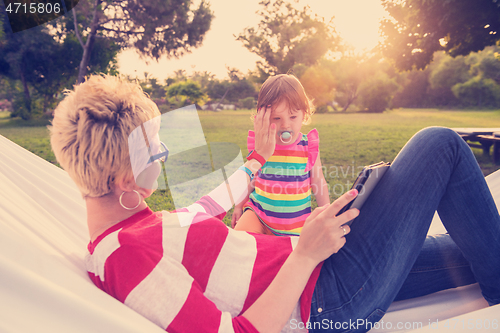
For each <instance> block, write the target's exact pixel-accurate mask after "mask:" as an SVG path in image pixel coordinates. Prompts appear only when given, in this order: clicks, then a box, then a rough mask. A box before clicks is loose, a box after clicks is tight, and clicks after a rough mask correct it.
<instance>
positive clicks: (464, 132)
mask: <svg viewBox="0 0 500 333" xmlns="http://www.w3.org/2000/svg"><path fill="white" fill-rule="evenodd" d="M452 130H454V131H455V132H457V133H458V134H459V135H460V136H461V137H462V139H464V140H465V142H467V144H468V145H469V146H470V147H474V148H481V149H482V150H483V153H484V155H487V156H489V155H490V148H491V146H493V160H494V161H495V163H496V164H499V163H500V128H452Z"/></svg>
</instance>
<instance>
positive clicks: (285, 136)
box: [280, 131, 293, 144]
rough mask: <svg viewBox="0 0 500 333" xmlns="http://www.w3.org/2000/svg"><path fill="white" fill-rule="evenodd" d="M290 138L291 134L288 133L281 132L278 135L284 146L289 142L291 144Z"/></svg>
mask: <svg viewBox="0 0 500 333" xmlns="http://www.w3.org/2000/svg"><path fill="white" fill-rule="evenodd" d="M292 137H293V136H292V132H290V131H283V132H281V134H280V140H281V142H283V143H284V144H289V143H290V142H292Z"/></svg>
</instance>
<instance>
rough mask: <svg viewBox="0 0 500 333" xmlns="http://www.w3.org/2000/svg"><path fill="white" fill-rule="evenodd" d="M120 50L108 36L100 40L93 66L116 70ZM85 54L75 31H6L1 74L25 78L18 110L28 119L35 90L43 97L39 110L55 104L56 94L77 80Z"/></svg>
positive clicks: (0, 48)
mask: <svg viewBox="0 0 500 333" xmlns="http://www.w3.org/2000/svg"><path fill="white" fill-rule="evenodd" d="M117 51H118V49H117V48H116V47H114V46H113V45H112V43H110V42H109V41H108V40H98V41H97V42H96V43H95V47H94V49H93V54H92V61H90V62H89V64H88V65H89V68H90V69H91V70H93V71H98V72H104V73H107V72H110V71H111V72H113V70H116V68H114V66H113V64H116V59H115V58H116V55H117ZM81 57H82V49H81V48H80V46H79V45H78V41H77V40H76V38H75V37H74V36H72V35H68V36H66V38H64V39H60V38H57V36H55V35H53V34H52V32H51V31H50V30H49V29H48V28H47V27H43V26H40V27H36V28H33V29H30V30H25V31H21V32H17V33H6V34H5V35H4V39H3V40H2V41H0V75H3V76H5V77H8V78H9V79H11V80H19V81H20V82H21V87H22V94H16V95H15V96H13V99H14V100H15V101H14V102H15V105H16V107H17V109H16V111H17V113H18V114H19V115H21V116H22V117H23V118H25V119H28V118H30V117H31V114H32V99H33V98H32V97H33V94H34V93H36V94H38V95H39V98H42V99H43V101H42V102H41V104H42V105H41V110H37V111H40V112H43V111H45V109H46V108H50V107H51V106H53V105H52V104H54V102H55V98H56V95H57V94H58V93H59V92H61V91H62V90H63V89H64V88H70V87H71V85H73V84H74V83H75V82H76V74H77V73H78V64H79V62H80V59H81ZM110 65H111V66H110ZM38 104H40V103H38Z"/></svg>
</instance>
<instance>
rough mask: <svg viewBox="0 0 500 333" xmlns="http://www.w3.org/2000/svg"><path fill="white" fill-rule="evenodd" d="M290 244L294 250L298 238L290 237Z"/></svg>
mask: <svg viewBox="0 0 500 333" xmlns="http://www.w3.org/2000/svg"><path fill="white" fill-rule="evenodd" d="M290 243H291V244H292V250H295V247H296V246H297V244H298V243H299V237H297V236H291V237H290Z"/></svg>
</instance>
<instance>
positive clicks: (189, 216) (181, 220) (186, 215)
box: [172, 212, 198, 227]
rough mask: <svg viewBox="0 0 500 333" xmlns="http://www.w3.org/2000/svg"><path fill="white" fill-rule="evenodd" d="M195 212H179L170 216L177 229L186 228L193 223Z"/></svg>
mask: <svg viewBox="0 0 500 333" xmlns="http://www.w3.org/2000/svg"><path fill="white" fill-rule="evenodd" d="M196 214H198V213H196V212H179V213H175V214H172V215H175V216H172V219H175V220H174V221H176V222H177V227H179V226H181V227H187V226H190V225H191V224H192V223H193V219H194V217H195V216H196Z"/></svg>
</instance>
